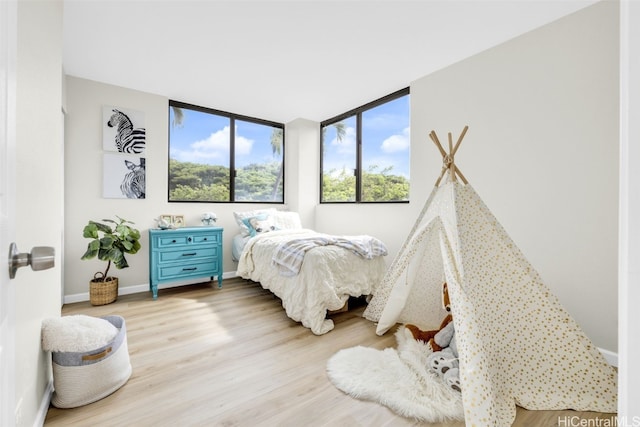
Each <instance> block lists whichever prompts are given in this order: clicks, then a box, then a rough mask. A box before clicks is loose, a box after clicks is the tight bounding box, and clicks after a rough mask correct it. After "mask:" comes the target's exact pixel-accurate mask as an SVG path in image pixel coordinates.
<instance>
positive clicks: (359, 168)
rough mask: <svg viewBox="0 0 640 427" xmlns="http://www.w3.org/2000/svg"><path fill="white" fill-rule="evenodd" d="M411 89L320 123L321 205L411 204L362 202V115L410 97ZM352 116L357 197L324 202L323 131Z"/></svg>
mask: <svg viewBox="0 0 640 427" xmlns="http://www.w3.org/2000/svg"><path fill="white" fill-rule="evenodd" d="M410 94H411V91H410V87H406V88H404V89H400V90H398V91H395V92H393V93H390V94H389V95H385V96H383V97H381V98H378V99H376V100H374V101H371V102H368V103H366V104H364V105H361V106H360V107H357V108H354V109H352V110H349V111H347V112H345V113H342V114H339V115H337V116H335V117H332V118H330V119H328V120H324V121H322V122H320V204H354V203H365V204H372V203H409V201H410V200H409V199H407V200H385V201H363V200H362V113H364V112H366V111H368V110H371V109H373V108H375V107H378V106H380V105H382V104H386V103H387V102H390V101H393V100H395V99H398V98H402V97H403V96H406V95H410ZM352 116H355V117H356V169H355V171H354V173H355V176H356V197H355V200H350V201H325V200H323V196H324V193H323V189H324V188H323V183H324V182H323V175H324V172H323V171H324V169H323V161H324V143H325V141H324V133H323V131H322V129H323V128H324V127H325V126H330V125H332V124H334V123H338V122H340V121H342V120H345V119H348V118H350V117H352Z"/></svg>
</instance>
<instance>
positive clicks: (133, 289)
mask: <svg viewBox="0 0 640 427" xmlns="http://www.w3.org/2000/svg"><path fill="white" fill-rule="evenodd" d="M233 277H238V275H237V274H236V272H235V271H232V272H227V273H222V278H223V279H231V278H233ZM202 282H203V281H202V279H194V280H188V281H179V282H175V283H165V284H163V285H158V289H168V288H175V287H177V286H185V285H193V284H195V283H202ZM141 292H150V291H149V284H148V283H143V284H141V285H134V286H124V287H121V288H120V287H119V288H118V296H120V295H129V294H137V293H141ZM83 301H89V292H83V293H80V294H71V295H65V296H64V304H72V303H74V302H83Z"/></svg>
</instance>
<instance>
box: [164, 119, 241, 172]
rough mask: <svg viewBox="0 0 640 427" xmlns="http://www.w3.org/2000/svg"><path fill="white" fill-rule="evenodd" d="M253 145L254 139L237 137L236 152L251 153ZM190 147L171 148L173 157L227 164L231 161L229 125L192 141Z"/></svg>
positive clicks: (186, 160)
mask: <svg viewBox="0 0 640 427" xmlns="http://www.w3.org/2000/svg"><path fill="white" fill-rule="evenodd" d="M252 147H253V140H250V139H247V138H244V137H237V138H236V141H235V150H236V154H238V155H247V154H250V153H251V149H252ZM189 148H190V149H189V150H171V157H172V158H175V159H177V160H180V161H183V162H194V163H205V164H213V163H218V162H219V163H222V164H227V163H228V161H229V126H225V127H224V128H222V129H221V130H219V131H217V132H214V133H212V134H211V135H209V137H207V138H206V139H201V140H199V141H196V142H194V143H192V144H191V145H190V146H189Z"/></svg>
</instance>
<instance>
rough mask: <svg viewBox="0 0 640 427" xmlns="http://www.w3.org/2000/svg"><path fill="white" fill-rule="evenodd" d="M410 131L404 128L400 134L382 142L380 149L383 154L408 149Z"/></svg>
mask: <svg viewBox="0 0 640 427" xmlns="http://www.w3.org/2000/svg"><path fill="white" fill-rule="evenodd" d="M410 130H411V128H409V127H406V128H404V129H403V130H402V134H400V135H398V134H396V135H391V136H390V137H389V138H387V139H385V140H384V141H382V145H381V146H380V149H381V150H382V151H383V152H385V153H395V152H397V151H404V150H407V149H408V148H409V145H410Z"/></svg>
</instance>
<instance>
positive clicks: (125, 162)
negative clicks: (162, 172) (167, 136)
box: [102, 153, 147, 199]
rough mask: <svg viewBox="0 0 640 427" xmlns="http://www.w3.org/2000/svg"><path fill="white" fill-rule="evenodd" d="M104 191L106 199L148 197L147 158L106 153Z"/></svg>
mask: <svg viewBox="0 0 640 427" xmlns="http://www.w3.org/2000/svg"><path fill="white" fill-rule="evenodd" d="M102 170H103V179H102V183H103V191H102V195H103V197H104V198H105V199H144V198H146V194H147V191H146V159H145V158H144V157H139V156H130V155H124V154H119V153H104V161H103V169H102Z"/></svg>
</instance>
